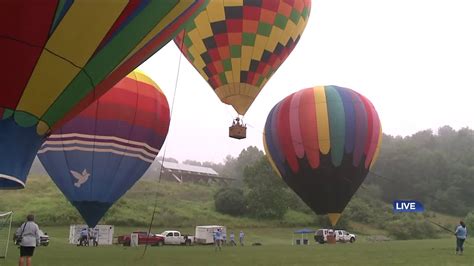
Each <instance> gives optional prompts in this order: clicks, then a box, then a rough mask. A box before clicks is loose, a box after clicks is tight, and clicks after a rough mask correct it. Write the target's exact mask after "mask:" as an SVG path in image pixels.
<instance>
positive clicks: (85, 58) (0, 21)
mask: <svg viewBox="0 0 474 266" xmlns="http://www.w3.org/2000/svg"><path fill="white" fill-rule="evenodd" d="M205 4H207V1H204V0H185V1H179V0H171V1H170V0H155V1H123V0H114V1H59V0H57V1H56V0H36V1H23V0H18V1H0V47H1V49H0V73H2V74H0V86H1V89H0V91H1V92H0V150H1V151H2V154H1V155H0V189H8V188H10V189H15V188H23V187H24V186H25V182H26V176H27V174H28V171H29V169H30V167H31V164H32V162H33V159H34V156H35V155H36V152H37V151H38V148H39V147H40V146H41V143H42V142H43V141H44V139H45V136H46V135H47V134H48V133H49V132H50V130H51V129H52V128H58V127H60V126H61V125H62V124H64V122H65V121H67V119H70V118H71V117H73V116H74V115H75V114H77V113H79V112H80V111H81V110H83V109H84V108H85V107H87V106H88V105H89V104H90V103H91V102H93V101H94V100H95V99H97V98H98V97H99V96H100V95H102V94H103V93H105V92H106V91H107V90H108V89H110V88H111V87H112V86H113V85H114V84H115V83H117V82H118V81H119V80H120V79H121V78H123V77H124V76H125V75H127V74H128V73H130V72H131V71H132V70H133V69H135V68H136V67H137V66H138V65H140V64H141V63H142V62H143V61H145V60H146V59H147V58H148V57H150V56H151V55H152V54H153V53H155V52H156V51H158V50H159V49H160V48H161V47H162V46H163V45H164V44H166V43H167V42H168V41H169V40H171V39H172V38H173V37H174V36H175V34H176V33H177V32H178V31H179V30H180V29H181V27H182V25H183V22H185V21H186V20H188V19H190V18H192V17H193V16H194V15H195V14H197V11H199V10H200V9H201V8H203V7H204V6H205Z"/></svg>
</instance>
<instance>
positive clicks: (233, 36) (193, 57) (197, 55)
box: [174, 0, 311, 138]
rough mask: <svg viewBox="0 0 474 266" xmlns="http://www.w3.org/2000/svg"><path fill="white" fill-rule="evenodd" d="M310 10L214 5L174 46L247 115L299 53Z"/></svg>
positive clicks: (272, 0) (285, 5) (265, 1)
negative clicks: (275, 75) (281, 68)
mask: <svg viewBox="0 0 474 266" xmlns="http://www.w3.org/2000/svg"><path fill="white" fill-rule="evenodd" d="M310 9H311V0H292V1H286V0H253V1H242V0H226V1H211V2H210V3H209V5H208V6H207V8H206V9H205V10H203V11H202V12H201V13H200V14H199V15H197V16H196V18H195V19H194V20H190V21H189V22H188V23H187V24H186V26H185V29H184V30H183V31H182V32H181V33H180V34H178V36H177V37H176V38H175V40H174V41H175V43H176V44H177V45H178V47H179V48H180V50H181V51H182V52H183V54H184V55H185V56H186V58H187V59H188V60H189V62H191V64H192V65H193V66H194V67H195V68H196V69H197V71H199V73H200V74H201V76H202V77H204V79H206V81H207V82H208V83H209V85H210V86H211V87H212V89H213V90H214V92H215V93H216V94H217V96H218V97H219V99H220V100H221V101H222V102H223V103H226V104H229V105H232V107H233V108H234V109H235V110H236V111H237V113H238V114H239V115H242V116H243V115H245V113H246V112H247V110H248V109H249V107H250V105H251V104H252V102H253V101H254V100H255V98H256V97H257V95H258V93H259V92H260V91H261V90H262V88H263V86H265V84H266V83H267V81H268V80H269V79H270V77H271V76H272V75H273V73H274V72H275V71H276V70H277V69H278V67H279V66H280V65H281V64H282V63H283V61H285V59H286V58H287V57H288V55H289V54H290V53H291V51H292V50H293V49H294V48H295V46H296V44H297V43H298V41H299V39H300V37H301V34H302V33H303V30H304V28H305V26H306V23H307V22H308V17H309V13H310ZM234 122H235V124H234V125H237V126H239V125H242V123H241V121H240V119H236V120H235V121H234ZM231 129H232V127H231ZM243 133H245V132H243ZM244 137H245V136H243V137H242V136H241V137H239V134H238V135H237V138H244Z"/></svg>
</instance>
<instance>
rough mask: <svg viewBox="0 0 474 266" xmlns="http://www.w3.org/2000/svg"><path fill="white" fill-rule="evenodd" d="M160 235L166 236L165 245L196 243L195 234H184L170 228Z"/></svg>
mask: <svg viewBox="0 0 474 266" xmlns="http://www.w3.org/2000/svg"><path fill="white" fill-rule="evenodd" d="M158 235H159V236H162V237H164V238H165V243H164V244H165V245H186V246H190V245H192V244H193V243H194V236H188V235H182V234H181V232H180V231H173V230H169V231H164V232H163V233H161V234H158Z"/></svg>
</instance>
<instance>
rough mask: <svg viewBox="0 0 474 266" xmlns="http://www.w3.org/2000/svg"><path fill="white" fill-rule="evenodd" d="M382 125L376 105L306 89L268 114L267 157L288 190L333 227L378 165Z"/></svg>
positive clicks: (330, 89) (349, 93)
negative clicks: (293, 192) (323, 215)
mask: <svg viewBox="0 0 474 266" xmlns="http://www.w3.org/2000/svg"><path fill="white" fill-rule="evenodd" d="M381 140H382V127H381V124H380V120H379V117H378V115H377V111H376V110H375V108H374V106H373V105H372V103H371V102H370V101H369V100H368V99H367V98H365V97H364V96H362V95H361V94H359V93H357V92H355V91H353V90H350V89H346V88H342V87H337V86H321V87H314V88H308V89H304V90H301V91H299V92H296V93H293V94H291V95H290V96H288V97H286V98H285V99H283V100H282V101H280V102H279V103H278V104H277V105H275V107H273V109H272V110H271V111H270V114H269V115H268V118H267V122H266V124H265V134H264V146H265V150H266V154H267V158H268V159H269V160H270V163H271V164H272V166H273V168H274V169H275V171H276V172H277V173H278V174H279V175H280V176H281V177H282V178H283V180H284V181H285V182H286V183H287V184H288V186H289V187H290V188H291V189H293V191H295V192H296V194H298V196H300V198H301V199H302V200H303V201H304V202H305V203H306V204H307V205H308V206H309V207H310V208H311V209H312V210H313V211H314V212H315V213H317V214H328V215H329V218H330V220H331V222H332V224H333V225H335V224H336V223H337V220H338V219H339V217H340V214H341V213H342V211H343V210H344V208H345V207H346V205H347V204H348V203H349V201H350V199H351V198H352V196H353V195H354V193H355V192H356V191H357V189H358V188H359V186H360V184H361V183H362V182H363V181H364V179H365V177H366V176H367V174H368V173H369V169H370V167H371V166H372V165H373V164H374V162H375V160H376V158H377V153H378V150H379V147H380V142H381Z"/></svg>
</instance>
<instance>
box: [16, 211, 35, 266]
mask: <svg viewBox="0 0 474 266" xmlns="http://www.w3.org/2000/svg"><path fill="white" fill-rule="evenodd" d="M34 221H35V216H34V215H33V214H29V215H28V216H26V222H24V223H23V224H22V225H21V226H20V227H19V228H18V229H17V230H16V233H15V235H16V237H17V239H19V240H20V239H21V240H20V241H19V242H20V259H19V261H18V265H20V266H23V265H24V264H25V262H26V265H27V266H31V257H33V253H34V251H35V247H36V246H39V244H40V234H39V227H38V225H37V224H36V223H35V222H34Z"/></svg>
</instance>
